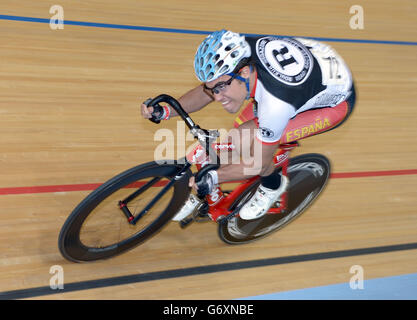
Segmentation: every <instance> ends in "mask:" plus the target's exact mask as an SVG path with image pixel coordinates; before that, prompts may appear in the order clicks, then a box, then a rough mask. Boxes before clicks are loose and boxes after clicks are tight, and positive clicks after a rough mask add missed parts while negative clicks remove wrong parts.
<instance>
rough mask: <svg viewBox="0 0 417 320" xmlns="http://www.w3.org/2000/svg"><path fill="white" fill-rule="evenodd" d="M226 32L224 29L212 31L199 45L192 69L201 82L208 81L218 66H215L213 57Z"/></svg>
mask: <svg viewBox="0 0 417 320" xmlns="http://www.w3.org/2000/svg"><path fill="white" fill-rule="evenodd" d="M226 32H227V30H224V29H223V30H220V31H215V32H213V33H212V34H210V35H209V36H208V37H207V38H206V39H205V40H204V41H203V43H202V44H201V45H200V46H199V48H198V50H197V52H196V54H195V58H194V70H195V73H196V75H197V77H198V79H199V80H200V81H201V82H207V81H210V79H211V78H212V77H213V75H214V74H215V73H216V71H217V69H218V68H219V67H218V66H216V63H215V62H216V59H215V57H216V54H217V53H216V52H217V50H218V49H219V47H220V46H221V39H222V37H223V35H224V34H225V33H226Z"/></svg>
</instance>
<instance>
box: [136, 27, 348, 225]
mask: <svg viewBox="0 0 417 320" xmlns="http://www.w3.org/2000/svg"><path fill="white" fill-rule="evenodd" d="M194 69H195V74H196V76H197V78H198V79H199V81H201V82H202V84H201V85H198V86H197V87H195V88H194V89H192V90H190V91H189V92H187V93H186V94H185V95H183V96H182V97H181V98H180V99H179V100H178V101H179V102H180V103H181V105H182V107H183V108H184V110H185V111H187V112H188V113H191V112H195V111H198V110H200V109H202V108H203V107H205V106H207V105H208V104H209V103H210V102H213V101H217V102H220V103H221V104H222V106H223V108H224V109H225V110H226V111H228V112H230V113H237V112H238V111H239V110H240V109H241V108H242V106H243V105H244V102H245V100H250V103H249V104H248V105H247V106H246V107H245V108H244V110H243V111H242V112H241V113H240V115H239V116H238V117H237V118H236V120H235V127H237V128H238V129H239V130H240V131H243V129H251V130H252V131H251V132H253V134H251V136H250V139H251V144H250V148H251V152H252V154H253V152H254V150H261V152H260V154H255V157H254V159H253V161H254V162H253V163H252V164H251V165H250V167H251V168H252V169H254V170H251V172H252V174H248V170H246V171H245V168H246V169H247V168H248V163H247V162H241V163H238V164H234V163H232V164H226V165H221V166H220V168H219V169H218V170H211V171H209V172H208V173H207V174H206V175H205V176H204V177H203V178H202V179H201V180H200V181H199V182H198V183H195V181H194V179H193V178H191V180H190V186H193V188H194V189H196V190H198V191H199V193H200V194H203V195H207V194H210V193H211V192H212V191H213V190H214V189H215V187H216V185H217V184H220V183H222V182H225V181H233V180H241V179H242V178H248V177H249V176H250V175H252V176H253V175H256V174H259V175H260V176H261V184H260V185H259V187H258V189H257V191H256V192H255V194H254V195H253V196H252V197H251V199H249V201H247V203H246V204H245V205H244V206H243V207H242V209H241V210H240V212H239V215H240V217H241V218H242V219H246V220H250V219H255V218H259V217H261V216H263V215H264V214H265V213H266V212H267V211H268V209H269V208H270V207H271V206H272V205H273V203H275V202H276V201H277V200H278V199H279V198H280V196H281V195H282V194H283V193H284V192H285V190H286V188H287V186H288V183H289V182H288V180H287V178H286V177H285V176H281V175H280V174H279V173H278V171H277V170H276V171H274V165H273V161H272V159H273V156H274V154H275V153H276V151H277V149H278V146H279V145H280V143H286V142H290V141H294V140H298V139H302V138H306V137H308V136H311V135H314V134H318V133H322V132H324V131H328V130H330V129H333V128H335V127H337V126H339V125H340V124H341V123H342V122H344V121H345V120H346V119H347V118H348V117H349V115H350V114H351V112H352V110H353V106H354V101H355V92H354V85H353V80H352V75H351V72H350V71H349V68H348V67H347V66H346V64H345V62H344V61H343V59H342V58H341V57H340V55H339V54H337V52H336V51H335V50H333V49H332V48H331V47H330V46H328V45H327V44H324V43H322V42H318V41H315V40H311V39H304V38H293V37H278V36H246V37H245V36H243V35H240V34H238V33H234V32H231V31H227V30H221V31H216V32H214V33H212V34H210V35H209V36H207V37H206V38H205V39H204V41H203V42H202V43H201V44H200V46H199V47H198V49H197V52H196V54H195V59H194ZM343 102H344V103H343ZM159 108H161V109H160V110H159V111H160V114H161V115H160V120H166V119H169V118H171V117H174V116H176V115H177V114H176V112H175V111H174V110H172V109H171V108H170V107H169V106H163V107H159ZM153 111H154V110H153V108H152V107H149V108H148V107H147V106H146V104H145V103H144V104H142V106H141V112H142V116H143V117H145V118H150V117H151V113H152V112H153ZM289 123H291V126H290V125H289ZM289 127H291V128H290V130H289ZM247 145H248V144H247ZM256 169H257V170H256ZM256 172H257V173H256Z"/></svg>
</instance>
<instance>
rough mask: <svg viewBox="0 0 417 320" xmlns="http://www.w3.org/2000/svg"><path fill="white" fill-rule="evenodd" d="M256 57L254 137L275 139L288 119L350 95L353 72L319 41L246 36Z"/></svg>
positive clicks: (331, 105)
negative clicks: (255, 135)
mask: <svg viewBox="0 0 417 320" xmlns="http://www.w3.org/2000/svg"><path fill="white" fill-rule="evenodd" d="M246 40H247V41H248V43H249V44H250V46H251V49H252V57H253V58H254V59H255V61H256V70H257V79H256V84H255V85H256V87H255V93H254V97H253V98H254V99H255V101H256V102H257V107H256V109H255V110H254V113H255V117H257V118H258V123H259V130H258V132H257V138H258V139H259V140H261V141H262V142H263V143H266V144H276V143H278V142H279V140H280V138H281V135H282V133H283V132H284V129H285V128H286V126H287V124H288V122H289V120H290V119H292V118H294V117H295V116H296V115H297V114H299V113H301V112H304V111H307V110H311V109H316V108H324V107H334V106H336V105H338V104H339V103H341V102H343V101H345V100H346V99H347V98H348V97H349V95H350V93H351V92H350V89H351V87H352V75H351V72H350V71H349V68H348V67H347V66H346V64H345V62H344V61H343V59H342V57H340V55H339V54H338V53H337V52H336V51H335V50H334V49H332V48H331V47H330V46H329V45H327V44H324V43H322V42H319V41H315V40H310V39H304V38H290V37H276V36H266V37H246Z"/></svg>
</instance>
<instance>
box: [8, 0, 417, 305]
mask: <svg viewBox="0 0 417 320" xmlns="http://www.w3.org/2000/svg"><path fill="white" fill-rule="evenodd" d="M54 4H55V3H54V2H50V1H30V0H20V1H11V0H3V1H1V4H0V14H1V15H2V16H1V19H0V37H1V43H0V150H1V151H0V173H1V180H0V193H1V194H0V221H1V223H0V230H1V231H0V292H1V293H0V297H1V298H4V299H15V298H29V299H31V298H32V299H233V298H240V297H247V296H254V295H260V294H265V293H270V292H279V291H287V290H293V289H300V288H308V287H315V286H322V285H328V284H334V283H345V282H349V280H350V278H351V277H352V274H351V273H350V272H349V270H350V268H351V267H352V266H353V265H360V266H362V267H363V269H364V275H365V279H373V278H378V277H387V276H393V275H402V274H408V273H415V272H416V270H417V245H416V244H417V213H416V205H417V200H416V199H417V175H416V173H417V170H416V169H417V163H416V157H417V144H416V136H417V126H416V117H417V108H416V106H415V101H417V90H416V89H417V76H416V75H417V46H416V44H417V43H416V42H415V41H416V40H417V23H416V18H415V16H416V14H417V5H416V2H415V1H413V0H401V1H396V2H393V1H388V0H383V1H366V3H364V4H363V9H364V29H358V30H353V29H351V28H350V26H349V20H350V18H351V16H352V15H353V14H351V13H349V8H350V7H351V6H352V5H353V4H356V2H352V1H337V2H336V1H330V0H321V1H311V0H309V1H307V0H305V1H269V0H260V1H245V2H244V3H242V2H241V1H226V2H225V1H219V0H212V1H201V2H196V1H191V0H190V1H185V0H175V1H136V0H121V1H87V0H85V1H74V0H61V1H59V3H57V4H59V5H61V6H62V7H63V9H64V14H65V20H66V21H82V22H91V23H107V24H114V25H130V26H146V27H158V28H168V29H167V30H145V29H140V28H137V29H134V28H133V29H126V28H122V27H120V26H119V27H117V26H116V27H114V26H113V28H110V27H109V26H107V27H106V26H103V25H101V26H98V25H94V24H93V25H83V26H81V25H77V24H71V23H66V24H65V25H64V29H62V30H52V29H51V28H50V27H49V23H48V22H49V19H50V18H51V17H52V15H53V14H51V13H49V10H50V7H51V6H52V5H54ZM18 17H20V18H18ZM22 17H31V18H40V19H45V20H39V19H38V20H36V19H35V20H32V21H24V20H25V19H23V18H22ZM26 20H27V19H26ZM221 28H227V29H231V30H233V31H236V32H242V33H253V34H276V35H296V36H306V37H315V38H332V39H333V40H331V39H329V40H328V43H329V44H331V45H332V46H333V47H334V48H335V49H336V50H337V51H338V52H339V53H340V54H341V55H342V56H343V57H344V59H345V60H346V62H347V63H348V64H349V65H350V67H351V69H352V72H353V74H354V77H355V81H356V86H357V94H358V100H357V105H356V108H355V111H354V114H353V115H352V117H351V118H350V119H349V121H348V122H346V123H345V124H344V125H343V126H342V127H340V128H338V129H337V130H334V131H332V132H331V133H326V134H323V135H319V136H317V137H312V138H310V139H307V140H304V141H302V142H301V146H302V147H301V148H299V150H298V151H297V152H296V153H309V152H317V153H322V154H324V155H326V156H327V157H329V158H330V159H331V161H332V165H333V173H334V176H333V178H332V179H330V182H329V185H328V187H327V189H326V191H325V193H324V194H323V195H322V196H321V197H320V198H319V199H318V200H317V202H316V203H315V204H314V205H313V206H312V207H311V208H310V209H309V210H308V211H307V212H306V213H305V214H304V215H303V216H302V217H301V218H300V219H298V220H297V221H296V222H294V223H293V224H291V225H290V226H288V227H286V228H285V229H283V230H281V231H279V232H277V233H275V234H273V235H272V236H270V237H268V238H265V239H263V240H261V241H258V242H254V243H252V244H248V245H243V246H229V245H226V244H225V243H223V242H222V241H220V239H219V238H218V236H217V228H216V225H215V224H214V223H204V224H194V225H192V226H190V227H189V228H187V229H185V230H180V228H179V227H178V225H177V224H176V223H174V222H172V223H171V224H170V225H169V226H168V227H166V228H165V229H164V230H163V231H162V232H161V233H160V234H158V235H157V236H156V237H154V238H153V239H151V240H150V241H148V242H147V243H145V244H144V245H142V246H140V247H137V248H135V249H133V250H131V251H129V252H128V253H126V254H123V255H121V256H118V257H116V258H113V259H110V260H106V261H100V262H95V263H88V264H86V263H84V264H76V263H70V262H68V261H66V260H65V259H63V258H62V257H61V255H60V253H59V251H58V247H57V237H58V234H59V231H60V228H61V226H62V224H63V223H64V221H65V219H66V217H67V216H68V215H69V213H70V212H71V211H72V209H73V208H74V207H75V206H76V205H77V204H78V203H79V202H80V201H81V200H82V199H83V198H84V197H85V196H86V195H87V194H88V193H89V192H91V189H92V186H88V185H89V184H100V183H102V182H104V181H106V180H107V179H109V178H110V177H112V176H114V175H115V174H117V173H119V172H121V171H124V170H126V169H128V168H130V167H133V166H135V165H137V164H139V163H143V162H147V161H151V160H153V153H154V149H155V147H156V146H157V145H158V144H159V143H160V142H158V141H154V133H155V131H156V130H157V129H159V128H161V127H158V126H156V125H154V124H152V123H150V122H149V121H145V120H143V119H141V118H140V116H139V105H140V102H142V101H144V100H145V99H146V98H148V97H153V96H156V95H157V94H160V93H168V94H171V95H173V96H175V97H179V96H181V94H183V93H184V92H186V91H187V90H188V89H190V88H192V87H194V86H195V85H197V84H198V82H197V80H196V78H195V76H194V74H193V56H194V52H195V49H196V48H197V46H198V44H199V43H200V42H201V41H202V39H203V38H204V35H203V34H193V33H190V32H174V30H172V29H181V30H185V31H191V30H203V31H214V30H217V29H221ZM338 39H339V41H337V40H338ZM340 39H354V40H358V39H361V40H375V41H362V42H361V41H348V40H346V41H340ZM385 41H388V42H385ZM192 116H193V118H194V119H195V121H196V122H197V123H199V124H201V125H202V126H203V127H209V128H230V126H231V123H232V120H233V116H232V115H228V114H227V113H226V112H225V111H223V110H222V108H221V106H220V105H218V104H213V105H212V106H210V107H209V108H207V109H205V110H202V111H200V112H199V113H195V114H193V115H192ZM165 125H166V127H167V128H170V129H175V128H176V121H175V120H172V121H169V122H166V123H165ZM178 156H182V155H178ZM360 173H363V174H360ZM85 185H87V186H85ZM84 189H86V190H84ZM366 248H370V249H369V250H368V251H366V250H365V251H364V250H362V249H366ZM350 250H351V251H350ZM329 253H330V254H329ZM332 253H335V254H332ZM337 253H340V255H338V254H337ZM295 256H298V257H300V259H299V260H298V261H296V260H297V259H295V260H294V259H293V260H292V259H291V257H295ZM272 258H282V259H281V260H280V259H276V260H267V259H272ZM262 259H266V260H262ZM248 261H275V262H273V263H270V264H267V263H266V264H265V265H263V264H262V263H260V264H259V265H257V266H253V267H250V268H245V266H246V264H245V263H247V262H248ZM234 262H237V264H235V265H233V267H231V268H230V269H227V264H229V263H234ZM54 265H60V266H62V268H63V270H64V281H65V287H64V290H51V289H50V288H49V284H50V279H51V277H52V275H51V274H50V273H49V272H50V268H51V267H52V266H54ZM206 266H214V267H213V269H210V270H212V271H213V270H214V271H216V272H207V270H208V269H207V268H204V267H206ZM225 266H226V267H225ZM194 267H196V269H192V270H195V273H193V274H192V275H188V274H187V272H186V271H187V268H194ZM183 269H184V270H183ZM170 270H171V271H170ZM172 270H174V271H176V270H177V271H178V270H179V271H178V272H177V273H175V272H174V271H172ZM181 270H182V271H181ZM168 271H169V272H168ZM156 272H160V273H156ZM141 275H142V276H143V277H142V278H141ZM121 276H131V277H127V279H128V280H127V281H126V282H120V277H121ZM135 276H137V277H135ZM103 279H109V281H108V282H105V281H104V280H103ZM141 279H142V280H141ZM91 280H97V281H91ZM112 280H113V281H112ZM88 281H91V282H88Z"/></svg>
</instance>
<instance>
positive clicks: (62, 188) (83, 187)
mask: <svg viewBox="0 0 417 320" xmlns="http://www.w3.org/2000/svg"><path fill="white" fill-rule="evenodd" d="M413 174H417V169H410V170H395V171H368V172H345V173H343V172H340V173H332V174H331V175H330V177H331V178H333V179H339V178H363V177H384V176H400V175H413ZM236 182H239V181H234V183H236ZM100 185H101V183H90V184H69V185H57V186H34V187H14V188H0V195H11V194H35V193H52V192H70V191H91V190H94V189H96V188H98V187H99V186H100ZM162 185H164V182H163V181H162V182H159V183H157V184H156V186H162ZM139 186H140V183H136V184H132V185H129V186H128V187H139Z"/></svg>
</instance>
